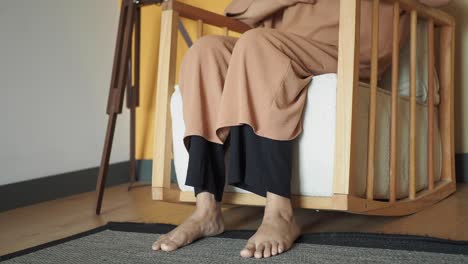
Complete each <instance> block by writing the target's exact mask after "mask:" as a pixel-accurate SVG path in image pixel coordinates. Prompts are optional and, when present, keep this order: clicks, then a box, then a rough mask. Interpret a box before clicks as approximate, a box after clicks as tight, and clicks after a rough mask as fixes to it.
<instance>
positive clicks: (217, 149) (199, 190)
mask: <svg viewBox="0 0 468 264" xmlns="http://www.w3.org/2000/svg"><path fill="white" fill-rule="evenodd" d="M236 40H237V38H234V37H228V36H213V35H208V36H204V37H202V38H200V39H199V40H197V41H196V42H195V43H194V45H193V46H192V47H191V48H190V49H189V51H188V52H187V53H186V54H185V55H184V58H183V60H182V64H181V68H180V74H179V87H180V91H181V95H182V101H183V115H184V123H185V135H184V145H185V147H186V150H187V151H188V152H189V168H188V171H187V182H186V183H187V184H189V185H192V186H194V187H196V188H195V192H196V208H195V211H194V213H193V214H192V215H190V216H189V217H188V218H187V219H186V220H185V221H184V222H183V223H182V224H180V225H179V226H178V227H177V228H175V229H173V230H172V231H171V232H169V233H168V234H165V235H163V236H161V237H160V238H159V239H158V240H157V241H156V242H155V243H154V244H153V249H154V250H164V251H172V250H175V249H177V248H180V247H182V246H185V245H187V244H190V243H191V242H193V241H194V240H196V239H198V238H200V237H205V236H212V235H217V234H219V233H221V232H223V231H224V222H223V219H222V215H221V198H222V191H223V188H224V171H223V170H224V160H222V162H221V159H222V158H224V156H223V157H222V158H221V156H222V153H223V151H222V146H223V144H222V143H223V142H220V141H219V139H218V138H217V137H216V133H215V130H214V127H215V121H216V113H217V112H218V109H219V101H220V98H221V95H222V91H223V84H224V79H225V75H226V72H227V69H228V64H229V60H230V57H231V52H232V50H233V48H234V44H235V42H236ZM221 172H222V173H221Z"/></svg>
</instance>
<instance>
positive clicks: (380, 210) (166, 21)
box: [152, 0, 456, 215]
mask: <svg viewBox="0 0 468 264" xmlns="http://www.w3.org/2000/svg"><path fill="white" fill-rule="evenodd" d="M373 1H374V14H373V26H372V51H371V52H372V64H371V78H370V99H369V100H370V103H369V105H370V107H369V128H368V129H369V133H368V138H367V140H368V142H369V144H368V158H367V164H368V166H367V177H366V179H367V180H366V195H365V197H361V196H358V195H356V192H355V190H354V184H355V175H353V174H352V173H351V171H352V166H353V163H354V160H355V159H357V158H359V157H356V155H353V153H354V149H355V146H356V144H359V139H358V137H359V135H357V133H355V131H356V122H355V120H356V117H355V111H354V110H355V109H356V105H357V99H356V98H357V97H356V89H357V88H356V87H357V85H358V82H359V76H358V75H359V72H358V65H359V57H358V54H359V50H358V49H359V41H360V40H359V26H358V25H359V24H360V23H359V18H360V2H361V0H341V7H340V10H341V13H340V30H339V59H338V86H337V109H336V110H337V116H336V139H335V140H336V141H335V154H334V155H335V157H334V178H333V193H334V194H333V196H330V197H317V196H299V195H293V197H292V202H293V206H294V207H299V208H311V209H321V210H338V211H346V212H350V213H358V214H372V215H407V214H411V213H414V212H417V211H419V210H422V209H424V208H426V207H428V206H430V205H432V204H434V203H436V202H438V201H440V200H442V199H444V198H445V197H447V196H448V195H450V194H451V193H453V192H455V190H456V181H455V170H454V165H455V164H454V108H453V100H454V99H453V88H454V85H453V84H454V75H453V73H454V32H455V20H454V18H453V17H451V16H450V15H448V14H446V13H444V12H442V11H440V10H437V9H433V8H429V7H427V6H424V5H422V4H420V3H419V2H418V1H416V0H382V1H387V2H390V3H393V4H394V10H395V11H396V12H395V14H397V15H395V16H394V21H393V25H394V27H393V28H394V30H393V34H394V36H395V35H398V30H399V27H398V26H395V25H398V24H399V19H400V18H399V15H398V14H399V13H400V12H399V11H400V10H402V9H403V10H407V11H408V12H410V13H411V27H410V28H411V30H410V32H411V33H410V35H411V36H410V41H411V44H410V45H411V52H410V54H411V59H410V61H411V64H410V71H411V72H410V76H411V77H410V80H411V81H410V108H409V109H410V125H409V126H410V132H409V135H410V136H409V137H410V146H409V188H408V190H409V192H408V195H407V197H406V198H404V199H397V195H396V193H397V190H396V188H397V184H396V180H397V177H396V171H397V166H398V164H397V161H398V156H397V153H398V152H397V142H396V140H397V132H398V127H397V120H398V104H397V99H398V77H397V76H398V71H399V67H398V60H399V47H398V40H397V39H396V38H395V40H394V42H393V63H392V69H391V70H392V76H393V77H392V88H391V93H392V95H391V126H390V142H391V143H390V153H389V156H390V166H389V168H390V173H389V175H390V178H389V179H388V180H389V199H388V200H384V201H383V200H376V199H374V194H373V186H374V163H373V161H374V157H375V144H373V142H375V140H376V136H375V134H376V132H375V131H376V107H377V105H376V101H377V99H376V98H377V95H376V94H377V72H378V62H377V50H378V49H377V48H378V47H377V46H378V39H377V38H378V37H377V36H378V31H379V28H378V19H379V18H378V5H379V4H380V1H379V0H373ZM162 8H163V11H162V18H161V19H162V22H161V36H160V48H159V67H158V79H157V96H156V110H155V113H156V114H155V123H154V131H155V133H154V146H153V172H152V173H153V174H152V196H153V199H154V200H168V195H169V194H171V195H173V194H174V192H176V193H178V200H179V201H181V202H194V201H195V197H194V195H193V192H183V191H180V190H179V188H178V187H177V186H176V185H173V184H171V180H170V174H171V158H172V132H171V116H170V108H169V104H170V96H171V94H172V92H173V91H174V84H175V74H176V50H177V33H178V19H179V17H185V18H188V19H191V20H195V21H197V23H198V34H197V35H198V37H200V36H201V35H202V26H203V24H204V23H205V24H210V25H214V26H217V27H221V28H224V33H225V34H226V35H227V34H228V32H229V31H234V32H239V33H243V32H245V31H247V30H249V29H250V27H249V26H247V25H245V24H243V23H241V22H239V21H237V20H233V19H230V18H228V17H225V16H222V15H219V14H215V13H212V12H209V11H206V10H203V9H200V8H196V7H193V6H190V5H187V4H184V3H181V2H178V1H175V0H169V1H166V2H164V3H163V7H162ZM418 17H422V18H424V19H428V21H429V28H428V32H429V54H428V56H429V64H430V65H434V64H435V63H436V61H437V60H436V57H435V55H436V52H435V46H436V45H435V41H434V40H435V36H439V37H438V39H439V52H438V53H437V55H438V67H437V68H438V74H439V78H440V104H439V105H438V116H437V117H436V116H435V111H434V108H433V107H428V124H427V126H428V142H427V144H428V153H427V166H428V168H427V171H428V174H427V177H428V187H427V188H426V189H424V190H421V191H416V183H415V182H416V176H417V175H416V146H415V145H416V141H415V138H416V137H417V134H416V63H417V62H416V37H417V36H416V35H417V27H416V26H417V19H418ZM436 33H438V34H436ZM428 69H429V70H428V71H429V72H428V76H429V83H428V86H429V94H428V100H427V103H428V105H434V78H433V77H434V74H435V73H434V68H433V67H428ZM435 118H438V122H439V126H440V133H441V144H442V175H441V178H440V180H439V181H435V178H434V165H433V163H434V162H433V161H434V143H433V142H434V125H435V123H434V120H435ZM361 140H362V139H361ZM223 202H224V203H229V204H238V205H256V206H259V205H264V204H265V198H263V197H261V196H258V195H256V194H250V193H248V194H247V193H225V194H224V196H223Z"/></svg>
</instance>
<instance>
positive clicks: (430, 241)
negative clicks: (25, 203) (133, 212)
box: [0, 222, 468, 264]
mask: <svg viewBox="0 0 468 264" xmlns="http://www.w3.org/2000/svg"><path fill="white" fill-rule="evenodd" d="M172 228H174V226H172V225H162V224H137V223H115V222H111V223H109V224H107V225H106V226H103V227H100V228H96V229H93V230H90V231H87V232H84V233H81V234H78V235H74V236H71V237H68V238H65V239H61V240H57V241H53V242H50V243H47V244H44V245H40V246H37V247H34V248H30V249H26V250H22V251H19V252H15V253H12V254H8V255H5V256H2V257H0V261H2V263H28V264H29V263H31V264H33V263H41V264H45V263H171V264H173V263H197V264H198V263H200V264H202V263H224V264H228V263H250V262H268V263H295V264H296V263H340V264H343V263H392V264H393V263H418V264H419V263H424V264H430V263H437V264H440V263H468V241H451V240H443V239H437V238H430V237H420V236H404V235H383V234H369V233H314V234H304V235H302V236H301V237H300V238H299V240H298V241H297V243H296V244H295V245H294V247H293V248H292V249H291V250H289V251H287V252H285V253H283V254H280V255H277V256H274V257H271V258H267V259H260V260H257V259H244V258H242V257H240V256H239V251H240V250H241V249H242V248H243V247H244V245H245V242H246V239H247V238H248V237H250V236H251V235H252V234H253V231H227V232H224V233H223V234H221V235H219V236H217V237H211V238H204V239H200V240H198V241H196V242H195V243H193V244H192V245H189V246H186V247H183V248H181V249H179V250H177V251H174V252H162V251H153V250H151V244H152V243H153V242H154V241H155V240H156V239H157V238H158V236H159V234H163V233H166V232H167V231H169V230H170V229H172Z"/></svg>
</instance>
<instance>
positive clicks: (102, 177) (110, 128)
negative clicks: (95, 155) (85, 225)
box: [96, 114, 117, 214]
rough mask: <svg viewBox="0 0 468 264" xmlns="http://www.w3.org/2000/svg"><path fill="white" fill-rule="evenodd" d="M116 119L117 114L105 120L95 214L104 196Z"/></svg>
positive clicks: (99, 209)
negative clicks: (104, 137)
mask: <svg viewBox="0 0 468 264" xmlns="http://www.w3.org/2000/svg"><path fill="white" fill-rule="evenodd" d="M116 121H117V114H111V115H109V120H108V122H107V131H106V139H105V141H104V149H103V151H102V158H101V166H100V167H99V176H98V180H97V188H96V191H97V201H96V214H100V213H101V205H102V198H103V196H104V188H105V183H106V178H107V170H108V169H109V159H110V154H111V150H112V141H113V139H114V132H115V124H116Z"/></svg>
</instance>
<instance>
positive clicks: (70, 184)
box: [0, 153, 468, 212]
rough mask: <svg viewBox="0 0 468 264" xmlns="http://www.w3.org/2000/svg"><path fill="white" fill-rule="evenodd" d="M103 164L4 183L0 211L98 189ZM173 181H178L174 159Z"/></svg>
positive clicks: (462, 178) (464, 172)
mask: <svg viewBox="0 0 468 264" xmlns="http://www.w3.org/2000/svg"><path fill="white" fill-rule="evenodd" d="M152 164H153V161H152V160H139V161H137V168H138V171H137V174H138V181H140V182H145V183H150V182H151V174H152ZM455 167H456V168H455V170H456V175H457V182H464V183H466V182H468V153H460V154H456V155H455ZM98 171H99V168H98V167H95V168H90V169H85V170H80V171H74V172H68V173H63V174H59V175H53V176H49V177H44V178H39V179H33V180H29V181H23V182H17V183H12V184H7V185H2V186H0V201H2V202H1V203H0V212H3V211H6V210H10V209H14V208H18V207H23V206H27V205H31V204H35V203H40V202H45V201H49V200H54V199H58V198H62V197H67V196H70V195H74V194H79V193H84V192H90V191H94V190H95V188H96V179H97V175H98ZM128 172H129V162H120V163H115V164H111V165H110V167H109V174H108V177H107V183H106V186H114V185H118V184H123V183H126V182H128V179H129V176H128V175H129V174H128ZM171 182H175V183H176V182H177V178H176V175H175V171H174V162H173V161H172V169H171Z"/></svg>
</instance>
